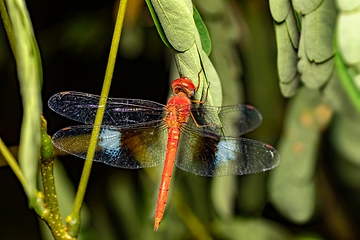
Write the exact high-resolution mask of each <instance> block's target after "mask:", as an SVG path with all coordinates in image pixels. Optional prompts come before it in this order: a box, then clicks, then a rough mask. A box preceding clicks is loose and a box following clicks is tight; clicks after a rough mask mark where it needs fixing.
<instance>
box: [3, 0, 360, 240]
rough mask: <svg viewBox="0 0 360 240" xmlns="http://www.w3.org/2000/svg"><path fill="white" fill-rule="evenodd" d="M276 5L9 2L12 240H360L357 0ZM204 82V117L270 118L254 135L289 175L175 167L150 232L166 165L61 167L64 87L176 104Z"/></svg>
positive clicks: (8, 227)
mask: <svg viewBox="0 0 360 240" xmlns="http://www.w3.org/2000/svg"><path fill="white" fill-rule="evenodd" d="M265 3H266V2H264V1H259V0H257V1H236V0H232V1H224V0H211V1H200V0H194V1H193V4H194V5H192V3H191V1H190V0H178V1H169V0H146V1H143V0H131V1H128V3H127V1H125V0H122V1H120V2H119V1H116V2H114V1H101V2H99V1H97V2H91V1H90V2H86V3H85V2H73V3H72V4H71V5H55V4H50V3H48V2H46V1H37V2H28V3H27V4H25V2H24V1H23V0H6V1H4V0H0V12H1V19H2V23H3V24H2V25H3V26H4V27H3V28H1V29H0V32H1V33H0V79H1V86H2V87H1V88H0V101H1V103H2V104H1V114H0V116H1V119H0V136H1V139H0V140H1V141H0V152H1V154H2V156H0V166H1V168H0V179H1V184H0V204H1V205H0V206H1V216H2V218H1V220H0V221H1V223H0V232H1V239H22V238H26V239H40V238H42V239H53V238H56V239H73V238H78V239H119V238H124V239H358V238H359V236H360V232H359V229H357V223H358V222H359V221H360V219H359V216H360V214H359V213H360V205H359V204H358V203H359V201H360V184H359V182H360V181H359V177H358V176H360V175H359V171H360V151H359V150H358V145H359V144H360V125H359V122H360V87H359V86H360V85H359V66H360V65H359V64H360V44H359V42H360V35H359V31H358V29H359V27H360V26H359V25H360V17H359V16H360V15H359V14H360V3H357V1H351V0H348V1H340V0H337V1H336V0H316V1H299V0H292V1H290V0H270V1H269V4H265ZM125 9H126V14H124V12H125ZM124 17H125V20H124V23H122V20H123V18H124ZM121 32H122V33H121ZM120 36H121V38H120ZM120 39H121V40H120ZM210 39H211V40H210ZM119 41H120V45H118V44H119ZM118 46H119V49H118ZM165 46H166V47H165ZM115 60H116V63H115ZM106 64H107V65H106ZM201 69H202V71H201V73H200V74H201V79H205V80H202V81H201V84H200V87H199V90H198V91H197V92H196V95H195V98H196V99H202V97H203V96H204V93H206V91H207V88H208V85H209V83H211V84H210V86H209V96H208V101H207V102H206V104H211V105H215V106H220V105H231V104H240V103H247V104H251V105H253V106H255V107H256V108H257V109H259V111H260V112H261V113H262V114H263V124H262V125H261V127H260V128H259V129H257V130H256V131H254V132H253V133H250V134H247V135H246V136H245V137H249V138H253V139H257V140H260V141H263V142H266V143H269V144H271V145H273V146H275V147H276V149H278V151H279V153H280V156H281V164H280V166H279V167H278V168H276V169H275V170H272V171H270V172H266V173H260V174H254V175H248V176H241V177H238V176H228V177H221V178H213V179H211V178H204V177H199V176H195V175H192V174H190V173H187V172H183V171H181V170H177V171H176V172H175V174H174V177H173V179H172V187H171V189H170V194H169V195H170V199H169V201H168V205H167V211H166V212H165V215H164V219H163V221H162V223H161V226H160V228H159V231H158V232H154V231H153V221H154V213H155V206H156V196H157V193H158V192H157V189H158V184H159V181H160V177H161V170H162V169H161V167H159V168H151V169H145V170H137V171H133V170H126V169H114V168H110V167H108V166H105V165H102V164H97V163H92V161H86V162H85V165H84V161H82V160H81V159H77V158H75V157H72V156H68V155H64V153H61V152H59V151H57V150H56V149H54V148H53V147H52V144H51V141H50V137H49V135H47V132H48V133H49V134H53V133H54V132H55V131H56V130H58V129H60V128H62V127H66V126H70V125H75V124H77V123H74V122H71V121H70V120H68V119H65V118H63V117H61V116H59V115H56V114H55V113H53V112H51V110H49V108H48V107H47V104H46V103H47V100H48V99H49V97H50V96H51V95H52V94H54V93H57V92H60V91H65V90H74V91H81V92H87V93H92V94H102V95H103V96H111V97H122V98H135V99H149V100H153V101H157V102H161V103H165V102H166V99H167V97H168V90H169V84H168V82H171V81H172V80H174V79H175V78H178V76H179V74H182V75H184V76H187V77H189V78H190V79H192V80H194V81H195V82H196V84H197V79H198V73H199V70H201ZM104 73H105V74H104ZM104 75H105V80H104V83H103V81H102V79H103V76H104ZM111 80H112V82H111ZM18 83H19V84H18ZM110 84H111V91H110ZM100 88H102V91H100V90H99V89H100ZM109 91H110V93H109ZM18 93H20V94H18ZM42 114H43V116H44V117H42ZM98 115H99V116H97V117H98V121H99V122H101V114H98ZM45 118H46V120H47V121H46V120H45ZM20 126H21V127H20ZM88 154H89V155H88V156H89V158H92V156H91V152H90V151H89V153H88ZM38 169H40V171H38ZM90 170H91V174H90ZM24 193H25V194H24ZM80 209H81V211H80ZM80 214H81V217H80Z"/></svg>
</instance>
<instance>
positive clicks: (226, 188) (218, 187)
mask: <svg viewBox="0 0 360 240" xmlns="http://www.w3.org/2000/svg"><path fill="white" fill-rule="evenodd" d="M236 178H237V177H235V176H227V177H221V178H220V177H219V178H214V179H213V180H212V181H211V191H210V193H211V199H212V202H213V206H214V208H215V210H216V212H217V213H218V214H219V215H220V216H221V217H222V218H225V219H228V218H230V217H232V216H233V214H234V207H235V197H236V190H237V184H236Z"/></svg>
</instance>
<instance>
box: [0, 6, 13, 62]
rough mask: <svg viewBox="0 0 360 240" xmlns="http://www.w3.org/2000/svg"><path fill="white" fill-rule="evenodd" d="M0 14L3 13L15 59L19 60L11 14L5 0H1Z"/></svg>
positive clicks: (2, 16)
mask: <svg viewBox="0 0 360 240" xmlns="http://www.w3.org/2000/svg"><path fill="white" fill-rule="evenodd" d="M0 14H1V18H2V21H3V23H4V28H5V31H6V34H7V36H8V39H9V43H10V47H11V50H12V52H13V55H14V58H15V61H16V62H17V52H16V42H15V36H14V33H13V30H12V26H11V21H10V18H9V14H8V12H7V10H6V7H5V3H4V0H0Z"/></svg>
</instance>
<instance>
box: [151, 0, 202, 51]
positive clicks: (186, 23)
mask: <svg viewBox="0 0 360 240" xmlns="http://www.w3.org/2000/svg"><path fill="white" fill-rule="evenodd" d="M151 3H152V6H153V7H154V10H155V12H156V15H157V17H158V19H159V21H160V23H161V26H162V28H163V29H164V32H165V35H166V38H167V40H168V41H169V42H170V44H171V46H172V47H173V48H174V49H175V50H177V51H180V52H183V51H185V50H188V49H189V48H190V47H191V46H192V45H193V44H194V42H195V39H196V34H197V29H196V26H195V23H194V18H193V13H192V7H191V9H190V8H189V6H188V5H187V3H186V2H185V1H184V0H176V1H173V0H151Z"/></svg>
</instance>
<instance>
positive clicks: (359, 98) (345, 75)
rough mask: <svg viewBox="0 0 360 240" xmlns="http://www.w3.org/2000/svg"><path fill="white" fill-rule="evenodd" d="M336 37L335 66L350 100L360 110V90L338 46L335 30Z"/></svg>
mask: <svg viewBox="0 0 360 240" xmlns="http://www.w3.org/2000/svg"><path fill="white" fill-rule="evenodd" d="M334 35H335V38H334V49H335V67H336V72H337V74H338V77H339V78H340V82H341V84H342V85H343V87H344V89H345V91H346V92H347V94H348V96H349V98H350V101H351V102H352V104H353V105H354V106H355V108H356V109H357V110H358V112H360V92H359V91H358V89H357V87H356V85H355V83H354V81H353V79H352V77H351V75H350V73H349V71H348V67H347V66H346V64H345V63H344V60H343V58H342V57H341V54H340V49H339V46H338V39H337V33H336V32H335V34H334Z"/></svg>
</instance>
